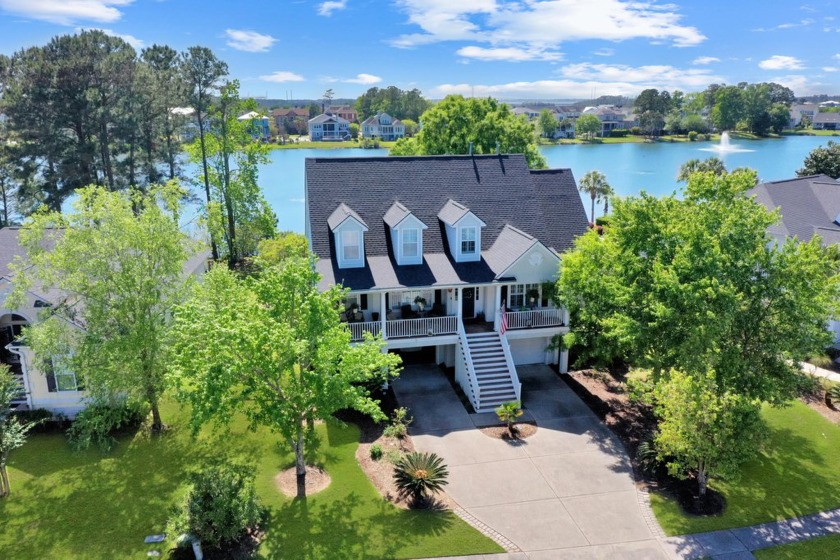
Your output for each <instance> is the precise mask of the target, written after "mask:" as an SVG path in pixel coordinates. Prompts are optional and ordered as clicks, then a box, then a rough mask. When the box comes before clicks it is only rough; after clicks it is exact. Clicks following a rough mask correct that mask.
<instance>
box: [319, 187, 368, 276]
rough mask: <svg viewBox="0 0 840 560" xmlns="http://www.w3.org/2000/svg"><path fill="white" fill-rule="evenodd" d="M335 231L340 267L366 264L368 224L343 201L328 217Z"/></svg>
mask: <svg viewBox="0 0 840 560" xmlns="http://www.w3.org/2000/svg"><path fill="white" fill-rule="evenodd" d="M327 224H328V225H329V226H330V230H331V231H332V232H333V240H334V242H335V255H336V260H337V261H338V268H362V267H364V266H365V232H366V231H368V226H367V224H366V223H365V221H364V220H363V219H362V218H361V217H360V216H359V215H358V214H357V213H356V212H354V211H353V209H352V208H350V207H349V206H347V205H346V204H344V203H341V204H340V205H339V206H338V208H336V209H335V211H334V212H333V213H332V214H330V217H329V218H327Z"/></svg>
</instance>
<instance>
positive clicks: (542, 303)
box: [306, 154, 587, 411]
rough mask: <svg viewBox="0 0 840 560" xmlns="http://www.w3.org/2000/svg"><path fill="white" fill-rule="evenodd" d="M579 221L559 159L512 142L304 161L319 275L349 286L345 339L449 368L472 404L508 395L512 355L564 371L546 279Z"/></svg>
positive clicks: (559, 315)
mask: <svg viewBox="0 0 840 560" xmlns="http://www.w3.org/2000/svg"><path fill="white" fill-rule="evenodd" d="M586 228H587V219H586V214H585V212H584V209H583V204H582V202H581V199H580V195H579V193H578V191H577V187H576V185H575V180H574V177H573V176H572V172H571V170H569V169H549V170H539V171H536V170H529V169H528V166H527V164H526V161H525V157H524V156H523V155H521V154H511V155H481V156H478V155H476V156H468V155H467V156H456V155H450V156H410V157H373V158H315V159H307V160H306V235H307V238H308V239H309V243H310V246H311V247H312V250H313V251H314V252H315V254H316V255H317V256H318V262H317V265H316V266H317V269H318V272H319V273H320V274H321V276H322V280H321V288H322V289H326V288H328V287H329V286H332V285H334V284H341V285H343V286H344V287H345V288H349V289H350V293H349V295H348V297H347V307H348V309H353V308H358V310H357V311H355V312H348V313H346V314H343V315H344V319H345V320H348V321H349V322H348V327H349V328H350V330H351V333H352V337H353V340H356V341H358V340H361V339H362V337H363V334H364V333H365V332H371V333H374V334H379V333H381V335H382V337H383V339H384V340H385V343H386V347H387V349H388V350H389V351H396V352H401V353H403V356H404V359H406V360H409V359H410V360H411V361H414V362H417V361H426V362H429V363H436V364H445V365H446V366H448V367H454V368H455V378H456V380H457V382H458V383H459V384H460V386H461V387H462V389H463V390H464V393H465V394H466V395H467V397H468V398H469V400H470V402H471V403H472V405H473V408H475V409H476V410H479V411H488V410H492V409H493V407H496V406H498V405H499V404H500V403H502V402H507V401H512V400H517V399H519V398H520V396H521V395H520V387H521V386H520V383H519V378H518V376H517V372H516V366H517V365H520V364H532V363H541V364H545V363H557V362H558V360H559V364H560V369H561V371H563V372H565V371H566V366H567V360H568V356H567V352H566V351H565V350H564V351H562V352H558V350H557V349H549V345H550V343H551V341H552V339H553V337H555V336H556V335H559V334H564V333H566V332H568V313H567V311H566V310H565V309H562V308H556V307H555V306H554V303H553V302H552V301H551V300H550V297H549V296H548V289H549V287H550V286H553V283H554V282H555V281H556V279H557V274H558V265H559V262H560V254H561V253H562V252H563V251H564V250H566V249H568V248H569V247H571V246H572V244H573V241H574V239H575V238H576V237H577V236H578V235H580V234H582V233H584V232H585V231H586ZM502 305H504V306H505V309H506V312H505V317H504V319H503V318H502V314H501V308H502ZM503 323H504V324H506V330H505V329H504V328H503Z"/></svg>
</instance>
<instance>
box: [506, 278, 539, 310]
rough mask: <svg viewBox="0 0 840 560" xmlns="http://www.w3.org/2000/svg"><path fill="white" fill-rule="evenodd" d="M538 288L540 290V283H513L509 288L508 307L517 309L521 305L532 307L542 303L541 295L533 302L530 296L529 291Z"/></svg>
mask: <svg viewBox="0 0 840 560" xmlns="http://www.w3.org/2000/svg"><path fill="white" fill-rule="evenodd" d="M531 290H536V291H537V292H538V293H539V292H540V285H539V284H511V285H510V288H509V289H508V308H509V309H510V310H512V311H516V310H517V309H519V308H520V307H531V306H532V305H533V306H538V305H540V301H541V300H540V297H539V296H538V297H536V298H535V299H534V302H533V304H532V303H531V301H530V298H529V297H528V292H530V291H531Z"/></svg>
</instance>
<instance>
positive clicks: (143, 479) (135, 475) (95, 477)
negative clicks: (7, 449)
mask: <svg viewBox="0 0 840 560" xmlns="http://www.w3.org/2000/svg"><path fill="white" fill-rule="evenodd" d="M137 437H138V438H140V439H135V440H131V439H125V440H121V441H120V442H119V444H118V446H117V447H116V448H115V449H114V450H113V451H112V452H111V453H110V454H102V453H101V452H99V451H98V450H95V449H92V450H88V451H84V452H72V451H71V450H70V449H69V447H68V444H67V442H66V439H65V438H64V437H63V436H61V435H48V436H37V437H33V438H31V440H30V441H29V442H28V443H27V445H25V446H24V447H23V448H21V449H20V450H18V451H17V452H16V453H15V454H13V456H12V463H11V467H12V468H13V469H14V470H15V471H17V472H15V473H13V474H12V477H13V479H12V495H11V496H10V497H9V498H8V499H4V500H2V501H0V519H4V520H5V522H4V529H3V531H0V557H6V558H11V557H18V558H55V557H62V558H64V557H71V556H73V555H75V556H78V557H82V558H118V557H127V556H131V555H137V554H142V553H143V552H144V551H145V550H147V549H148V546H147V545H144V544H143V537H144V536H145V535H149V534H152V533H160V532H163V530H164V526H165V523H166V518H167V516H168V515H169V511H170V508H171V507H172V504H173V498H174V495H175V493H176V492H177V490H178V488H179V486H180V485H181V484H182V483H183V482H184V481H185V479H186V475H187V473H188V471H189V470H190V469H191V468H193V467H194V465H195V464H196V460H197V459H200V451H199V450H196V449H194V448H190V446H189V441H188V440H186V438H183V437H176V436H175V434H170V433H167V434H164V435H163V436H158V437H156V438H155V439H156V441H154V442H151V443H150V442H147V441H143V438H144V437H145V436H142V435H138V436H137ZM15 477H17V480H15Z"/></svg>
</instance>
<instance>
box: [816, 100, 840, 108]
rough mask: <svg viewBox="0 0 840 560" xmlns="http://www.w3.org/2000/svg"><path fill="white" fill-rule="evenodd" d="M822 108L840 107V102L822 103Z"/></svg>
mask: <svg viewBox="0 0 840 560" xmlns="http://www.w3.org/2000/svg"><path fill="white" fill-rule="evenodd" d="M820 107H840V101H834V100H829V101H823V102H822V103H820Z"/></svg>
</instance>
